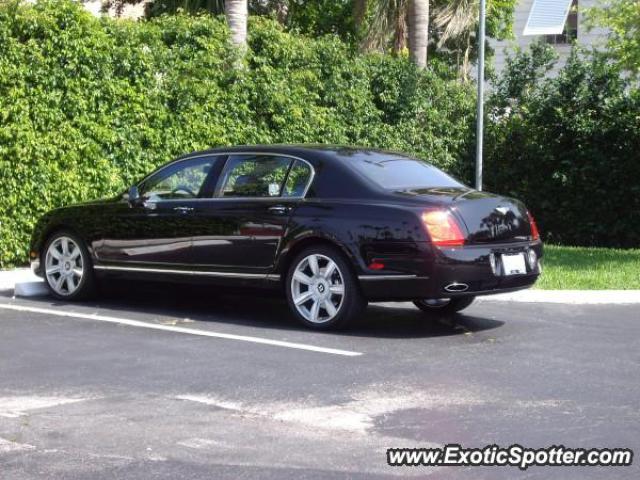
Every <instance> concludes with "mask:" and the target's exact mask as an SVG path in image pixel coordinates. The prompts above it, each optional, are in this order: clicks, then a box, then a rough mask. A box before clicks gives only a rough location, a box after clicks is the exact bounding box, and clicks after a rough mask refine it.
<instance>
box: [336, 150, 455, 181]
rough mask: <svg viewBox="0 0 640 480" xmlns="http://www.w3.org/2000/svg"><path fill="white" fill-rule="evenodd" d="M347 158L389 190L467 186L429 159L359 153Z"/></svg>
mask: <svg viewBox="0 0 640 480" xmlns="http://www.w3.org/2000/svg"><path fill="white" fill-rule="evenodd" d="M348 161H349V162H350V163H351V165H353V166H354V168H355V169H356V170H357V171H359V172H360V173H361V174H363V175H364V176H365V177H367V178H368V179H369V180H371V181H373V182H375V183H377V184H378V185H380V186H381V187H382V188H385V189H388V190H406V189H410V188H418V187H429V188H431V187H463V186H464V185H462V184H461V183H460V182H458V181H457V180H455V179H454V178H453V177H450V176H449V175H447V174H446V173H444V172H443V171H442V170H439V169H437V168H436V167H434V166H432V165H429V164H428V163H425V162H422V161H420V160H414V159H412V158H407V157H401V156H399V155H392V154H380V153H357V154H355V155H352V156H350V157H349V158H348Z"/></svg>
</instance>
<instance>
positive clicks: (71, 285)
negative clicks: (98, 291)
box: [44, 232, 95, 300]
mask: <svg viewBox="0 0 640 480" xmlns="http://www.w3.org/2000/svg"><path fill="white" fill-rule="evenodd" d="M44 277H45V281H46V282H47V286H48V287H49V291H50V292H51V294H52V295H53V296H54V297H56V298H57V299H59V300H80V299H82V298H87V297H89V296H91V295H92V294H93V293H94V291H95V278H94V274H93V266H92V265H91V258H90V256H89V252H88V250H87V248H86V247H85V245H84V242H82V240H80V239H79V238H77V237H76V236H75V235H73V234H71V233H69V232H58V233H56V234H54V235H53V236H52V237H51V238H50V239H49V240H48V242H47V245H46V248H45V253H44Z"/></svg>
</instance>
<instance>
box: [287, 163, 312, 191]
mask: <svg viewBox="0 0 640 480" xmlns="http://www.w3.org/2000/svg"><path fill="white" fill-rule="evenodd" d="M309 180H311V167H310V166H309V165H307V164H306V163H305V162H301V161H300V160H296V161H295V163H294V164H293V166H292V167H291V170H289V176H288V177H287V182H286V183H285V184H284V190H283V192H282V196H283V197H302V196H303V195H304V194H305V190H306V189H307V185H308V184H309Z"/></svg>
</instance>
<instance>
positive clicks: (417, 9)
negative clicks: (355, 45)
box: [356, 0, 429, 67]
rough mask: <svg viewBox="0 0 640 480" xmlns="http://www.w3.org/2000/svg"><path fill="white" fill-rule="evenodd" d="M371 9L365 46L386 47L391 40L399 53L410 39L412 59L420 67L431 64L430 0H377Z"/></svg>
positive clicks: (368, 48)
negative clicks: (428, 61) (429, 54)
mask: <svg viewBox="0 0 640 480" xmlns="http://www.w3.org/2000/svg"><path fill="white" fill-rule="evenodd" d="M368 13H369V15H368V25H367V33H366V36H365V38H364V42H363V46H364V48H365V50H386V48H387V47H388V45H389V44H391V45H392V49H393V52H394V53H399V52H401V51H402V50H404V49H405V47H406V46H407V39H408V40H409V55H410V57H411V60H413V61H414V62H415V63H416V65H418V66H420V67H425V66H426V65H427V44H428V42H429V0H373V1H372V5H371V8H370V9H369V12H368ZM356 21H357V17H356Z"/></svg>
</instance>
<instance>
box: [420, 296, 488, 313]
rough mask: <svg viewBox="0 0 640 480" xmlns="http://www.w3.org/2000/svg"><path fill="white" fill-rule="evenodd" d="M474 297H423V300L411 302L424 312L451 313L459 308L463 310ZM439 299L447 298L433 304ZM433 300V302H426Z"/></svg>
mask: <svg viewBox="0 0 640 480" xmlns="http://www.w3.org/2000/svg"><path fill="white" fill-rule="evenodd" d="M475 299H476V297H472V296H469V297H456V298H446V299H445V298H443V299H424V300H414V302H413V304H414V305H415V306H416V307H418V308H419V309H420V310H422V311H423V312H426V313H431V314H437V315H453V314H454V313H456V312H459V311H460V310H464V309H465V308H467V307H468V306H469V305H471V304H472V303H473V301H474V300H475ZM439 300H448V301H447V302H442V303H438V304H435V302H437V301H439ZM427 302H433V303H431V304H430V303H427Z"/></svg>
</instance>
